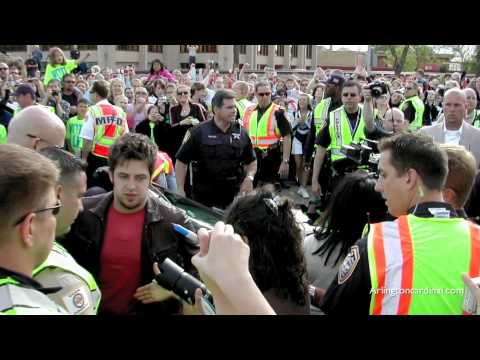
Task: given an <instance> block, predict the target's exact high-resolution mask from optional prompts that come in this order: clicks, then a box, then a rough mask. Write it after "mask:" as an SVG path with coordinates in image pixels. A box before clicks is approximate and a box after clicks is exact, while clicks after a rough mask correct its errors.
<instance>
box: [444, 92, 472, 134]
mask: <svg viewBox="0 0 480 360" xmlns="http://www.w3.org/2000/svg"><path fill="white" fill-rule="evenodd" d="M466 111H467V98H466V96H465V93H464V92H463V90H461V89H459V88H453V89H450V90H447V91H446V92H445V96H444V97H443V112H444V113H445V125H446V126H447V129H448V130H458V129H459V128H460V126H462V123H463V119H465V116H466V115H467V113H466Z"/></svg>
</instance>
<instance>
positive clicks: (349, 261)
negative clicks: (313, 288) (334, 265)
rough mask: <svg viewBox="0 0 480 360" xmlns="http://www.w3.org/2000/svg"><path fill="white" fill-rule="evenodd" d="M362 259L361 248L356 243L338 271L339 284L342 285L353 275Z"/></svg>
mask: <svg viewBox="0 0 480 360" xmlns="http://www.w3.org/2000/svg"><path fill="white" fill-rule="evenodd" d="M359 260H360V249H359V248H358V246H357V245H354V246H352V247H351V248H350V251H349V253H348V254H347V256H346V257H345V260H343V263H342V266H341V267H340V270H339V271H338V284H339V285H341V284H343V283H344V282H345V281H347V280H348V279H349V278H350V276H351V275H352V273H353V271H354V270H355V268H356V267H357V264H358V261H359Z"/></svg>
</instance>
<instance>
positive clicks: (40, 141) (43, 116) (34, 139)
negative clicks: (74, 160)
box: [8, 105, 65, 150]
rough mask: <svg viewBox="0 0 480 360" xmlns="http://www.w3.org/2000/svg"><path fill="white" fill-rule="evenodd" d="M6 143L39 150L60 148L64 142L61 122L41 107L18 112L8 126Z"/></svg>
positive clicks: (63, 129) (31, 107) (36, 106)
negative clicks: (53, 147)
mask: <svg viewBox="0 0 480 360" xmlns="http://www.w3.org/2000/svg"><path fill="white" fill-rule="evenodd" d="M8 142H9V143H10V144H17V145H20V146H25V147H27V148H30V149H33V150H40V149H42V148H44V147H47V146H61V147H63V145H64V142H65V125H64V124H63V121H62V120H61V119H60V118H59V117H58V116H57V115H55V114H54V113H53V112H51V111H50V110H48V109H47V108H46V107H44V106H41V105H33V106H29V107H28V108H26V109H23V110H22V111H20V112H19V113H18V114H17V115H16V116H14V117H13V119H12V120H11V121H10V124H9V126H8Z"/></svg>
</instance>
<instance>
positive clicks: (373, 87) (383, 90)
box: [367, 81, 388, 98]
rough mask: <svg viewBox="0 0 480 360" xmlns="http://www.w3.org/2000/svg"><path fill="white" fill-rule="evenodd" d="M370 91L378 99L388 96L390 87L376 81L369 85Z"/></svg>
mask: <svg viewBox="0 0 480 360" xmlns="http://www.w3.org/2000/svg"><path fill="white" fill-rule="evenodd" d="M367 86H368V89H370V91H371V92H372V97H374V98H378V97H380V96H382V95H385V94H388V87H387V84H385V83H384V82H382V81H374V82H372V83H370V84H368V85H367Z"/></svg>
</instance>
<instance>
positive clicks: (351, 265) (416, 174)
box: [320, 133, 480, 315]
mask: <svg viewBox="0 0 480 360" xmlns="http://www.w3.org/2000/svg"><path fill="white" fill-rule="evenodd" d="M379 149H380V152H381V157H380V162H379V179H378V181H377V184H376V187H375V189H376V190H377V191H379V192H381V193H382V195H383V197H384V198H385V200H386V204H387V206H388V211H389V212H390V214H391V215H393V216H395V217H397V219H396V220H395V221H388V222H382V223H377V224H373V226H371V229H370V232H369V234H368V237H365V238H362V239H361V240H359V241H358V242H357V243H356V244H355V245H354V246H352V247H351V249H350V252H349V254H348V255H347V257H346V258H345V260H344V262H343V264H342V266H341V267H340V270H339V272H338V276H337V279H335V280H334V281H333V282H332V284H331V285H330V287H329V288H328V290H327V292H326V294H325V295H324V297H323V300H322V303H321V304H320V307H321V308H322V310H323V311H324V312H325V313H326V314H367V313H370V314H372V315H383V314H391V315H420V314H421V315H447V314H450V315H455V314H457V315H460V314H462V313H463V309H462V304H463V282H462V278H461V274H462V273H464V272H467V273H468V274H469V276H470V277H472V278H473V277H477V276H479V275H480V227H479V226H477V225H474V224H473V223H471V222H469V221H467V220H465V219H463V218H461V217H460V216H459V215H458V214H457V212H456V211H455V209H454V208H453V206H452V205H450V204H448V203H446V202H445V201H444V199H443V196H442V191H443V189H444V187H445V181H446V179H447V173H448V163H447V161H448V160H447V155H446V153H445V151H443V150H442V149H440V147H439V146H438V145H437V144H435V143H434V142H433V141H432V139H430V138H429V137H427V136H424V135H421V134H411V133H403V134H398V135H395V136H392V137H387V138H384V139H382V140H381V141H380V143H379Z"/></svg>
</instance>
